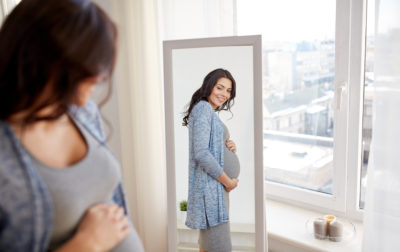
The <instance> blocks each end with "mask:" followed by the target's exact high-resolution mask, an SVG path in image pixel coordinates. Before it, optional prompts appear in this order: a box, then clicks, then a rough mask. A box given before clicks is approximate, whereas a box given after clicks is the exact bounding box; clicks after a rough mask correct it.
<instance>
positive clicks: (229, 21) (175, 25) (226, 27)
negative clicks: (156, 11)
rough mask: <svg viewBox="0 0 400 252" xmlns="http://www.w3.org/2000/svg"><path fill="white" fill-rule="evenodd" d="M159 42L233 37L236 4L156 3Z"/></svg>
mask: <svg viewBox="0 0 400 252" xmlns="http://www.w3.org/2000/svg"><path fill="white" fill-rule="evenodd" d="M159 4H160V16H161V19H160V20H161V23H160V28H161V37H162V39H163V40H172V39H189V38H202V37H221V36H233V35H236V0H159Z"/></svg>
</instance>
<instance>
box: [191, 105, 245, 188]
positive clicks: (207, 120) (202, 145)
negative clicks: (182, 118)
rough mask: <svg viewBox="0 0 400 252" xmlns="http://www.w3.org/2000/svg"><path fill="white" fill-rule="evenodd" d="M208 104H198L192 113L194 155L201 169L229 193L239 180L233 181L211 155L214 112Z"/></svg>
mask: <svg viewBox="0 0 400 252" xmlns="http://www.w3.org/2000/svg"><path fill="white" fill-rule="evenodd" d="M208 106H209V104H207V103H199V104H197V105H196V106H195V107H194V108H193V111H192V116H193V129H192V130H193V132H192V138H193V153H194V159H195V160H196V161H197V162H198V164H199V166H200V168H202V169H203V170H204V171H205V172H207V173H208V174H209V175H210V176H211V177H213V178H215V179H216V180H218V181H219V182H220V183H221V184H223V185H224V186H225V188H226V190H227V191H228V192H229V191H231V190H232V189H234V188H235V187H236V186H237V183H238V180H237V179H231V178H230V177H229V176H228V175H226V173H225V172H224V171H223V169H222V167H221V166H220V165H219V163H218V162H217V160H216V159H215V158H214V156H213V155H212V154H211V153H210V150H209V145H210V135H211V117H212V113H214V112H213V111H212V109H211V108H209V107H208Z"/></svg>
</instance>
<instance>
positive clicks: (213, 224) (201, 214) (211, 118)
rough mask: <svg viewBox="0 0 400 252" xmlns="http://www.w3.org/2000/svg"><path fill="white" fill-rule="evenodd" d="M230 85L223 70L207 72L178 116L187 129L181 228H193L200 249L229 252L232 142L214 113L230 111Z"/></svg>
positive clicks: (235, 163)
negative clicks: (186, 184)
mask: <svg viewBox="0 0 400 252" xmlns="http://www.w3.org/2000/svg"><path fill="white" fill-rule="evenodd" d="M235 96H236V82H235V79H234V78H233V76H232V74H231V73H230V72H229V71H228V70H225V69H221V68H219V69H215V70H213V71H211V72H210V73H209V74H207V76H206V77H205V78H204V80H203V84H202V85H201V87H200V88H199V89H198V90H197V91H196V92H195V93H194V94H193V95H192V99H191V101H190V103H189V107H188V109H187V111H186V112H185V115H184V118H183V125H184V126H187V127H188V128H189V193H188V195H189V196H188V207H187V218H186V222H185V224H186V225H187V226H188V227H190V228H192V229H199V230H200V232H199V246H200V251H201V252H203V251H208V252H230V251H232V243H231V237H230V224H229V192H231V191H232V190H234V189H235V188H236V187H237V186H238V182H239V180H238V176H239V171H240V165H239V159H238V158H237V155H236V144H235V143H234V141H232V140H230V136H229V131H228V128H227V127H226V126H225V124H224V123H223V122H222V121H221V120H220V119H219V117H218V115H217V113H216V112H219V111H222V110H228V111H230V108H231V106H232V105H233V104H234V98H235Z"/></svg>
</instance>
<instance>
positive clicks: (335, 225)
mask: <svg viewBox="0 0 400 252" xmlns="http://www.w3.org/2000/svg"><path fill="white" fill-rule="evenodd" d="M342 238H343V224H342V223H341V222H339V221H333V222H331V223H330V225H329V240H331V241H335V242H340V241H341V240H342Z"/></svg>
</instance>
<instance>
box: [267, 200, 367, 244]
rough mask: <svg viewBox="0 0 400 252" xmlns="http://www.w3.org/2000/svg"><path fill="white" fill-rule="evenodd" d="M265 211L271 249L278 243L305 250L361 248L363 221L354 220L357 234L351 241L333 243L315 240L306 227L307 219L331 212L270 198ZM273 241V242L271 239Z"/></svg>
mask: <svg viewBox="0 0 400 252" xmlns="http://www.w3.org/2000/svg"><path fill="white" fill-rule="evenodd" d="M266 214H267V232H268V240H269V243H270V246H269V247H270V248H269V249H272V251H274V248H272V246H271V245H274V246H276V244H282V245H289V246H291V247H296V248H302V249H303V250H304V251H332V252H345V251H352V252H357V251H361V243H362V233H363V225H362V223H361V222H356V221H351V222H352V223H353V224H354V225H355V227H356V234H355V236H354V237H353V238H352V239H351V240H349V241H342V242H332V241H329V240H318V239H315V238H314V237H313V236H312V235H311V234H309V233H308V232H307V230H306V226H305V223H306V222H307V220H308V219H310V218H313V217H319V216H323V215H326V214H329V213H320V212H316V211H311V210H307V209H304V208H300V207H296V206H292V205H289V204H285V203H281V202H278V201H275V200H270V199H268V200H267V201H266ZM271 240H272V241H274V242H273V243H272V242H270V241H271ZM275 251H279V248H275Z"/></svg>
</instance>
